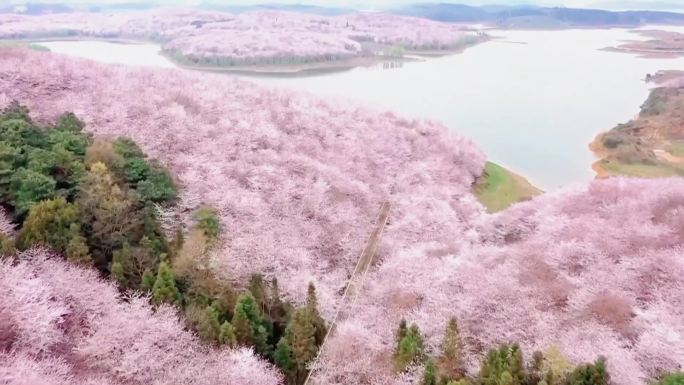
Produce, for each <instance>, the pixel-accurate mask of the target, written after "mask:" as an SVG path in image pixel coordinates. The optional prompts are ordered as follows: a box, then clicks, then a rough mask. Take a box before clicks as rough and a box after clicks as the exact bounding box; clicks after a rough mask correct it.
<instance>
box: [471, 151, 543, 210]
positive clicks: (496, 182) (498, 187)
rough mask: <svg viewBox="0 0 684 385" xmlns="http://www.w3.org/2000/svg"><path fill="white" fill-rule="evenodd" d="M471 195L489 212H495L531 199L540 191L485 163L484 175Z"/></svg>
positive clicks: (517, 177) (511, 174) (524, 181)
mask: <svg viewBox="0 0 684 385" xmlns="http://www.w3.org/2000/svg"><path fill="white" fill-rule="evenodd" d="M473 193H474V194H475V196H476V197H477V199H478V200H479V201H480V203H482V204H483V205H484V206H485V207H487V210H488V211H489V212H497V211H501V210H503V209H505V208H507V207H509V206H510V205H512V204H514V203H516V202H520V201H524V200H528V199H531V198H532V197H534V196H536V195H539V194H541V193H542V191H541V190H540V189H538V188H536V187H534V186H532V185H531V184H530V183H529V182H528V181H527V180H526V179H525V178H523V177H521V176H519V175H516V174H514V173H513V172H511V171H509V170H507V169H505V168H503V167H501V166H499V165H498V164H496V163H492V162H487V163H486V164H485V170H484V173H483V174H482V175H481V176H480V177H479V178H478V180H477V181H476V183H475V186H474V187H473Z"/></svg>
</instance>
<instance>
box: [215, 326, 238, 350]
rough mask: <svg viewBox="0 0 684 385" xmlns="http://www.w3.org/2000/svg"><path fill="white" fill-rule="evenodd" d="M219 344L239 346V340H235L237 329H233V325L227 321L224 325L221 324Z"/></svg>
mask: <svg viewBox="0 0 684 385" xmlns="http://www.w3.org/2000/svg"><path fill="white" fill-rule="evenodd" d="M219 342H220V343H221V344H223V345H228V346H235V345H237V339H236V338H235V329H234V328H233V325H231V324H230V323H229V322H227V321H224V322H223V324H221V328H220V330H219Z"/></svg>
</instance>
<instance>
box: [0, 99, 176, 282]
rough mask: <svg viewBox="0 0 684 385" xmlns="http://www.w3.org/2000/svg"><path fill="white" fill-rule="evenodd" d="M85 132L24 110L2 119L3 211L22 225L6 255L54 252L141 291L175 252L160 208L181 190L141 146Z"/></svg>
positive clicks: (72, 122)
mask: <svg viewBox="0 0 684 385" xmlns="http://www.w3.org/2000/svg"><path fill="white" fill-rule="evenodd" d="M83 126H84V125H83V123H82V122H81V121H80V120H78V118H76V116H74V115H73V114H71V113H65V114H64V115H62V116H61V117H60V118H59V120H58V121H57V123H56V124H55V125H54V126H52V127H41V126H39V125H37V124H34V122H32V120H31V118H30V117H29V111H28V109H27V108H26V107H24V106H21V105H19V104H18V103H16V102H13V103H11V104H10V105H9V106H8V107H7V108H6V109H4V110H3V111H2V113H1V114H0V204H1V205H2V206H4V207H5V208H6V209H7V211H8V212H10V213H12V214H13V216H14V220H15V222H16V223H19V224H20V230H19V235H18V236H17V238H16V241H15V242H13V243H10V242H7V240H5V241H4V242H3V245H4V247H3V253H4V254H8V253H12V251H13V250H12V249H13V248H14V247H16V248H18V249H25V248H28V247H31V246H33V245H46V246H49V247H51V248H53V249H54V250H56V251H58V252H60V253H63V254H64V255H66V256H67V258H68V259H69V260H72V261H74V262H77V263H92V264H94V265H95V266H96V267H97V268H99V269H100V270H101V271H102V272H104V273H106V274H109V273H111V274H112V275H113V276H114V277H115V278H116V279H117V280H118V281H119V283H121V284H122V287H124V288H138V287H140V285H141V284H142V282H143V277H144V276H145V275H152V274H153V273H154V272H156V269H157V266H158V263H159V261H160V259H161V258H162V256H163V255H164V254H165V253H167V252H168V245H167V242H166V240H165V238H164V235H163V234H162V232H161V230H160V227H159V224H158V222H157V220H156V217H155V209H154V204H165V203H170V202H172V201H173V200H174V199H175V198H176V189H175V187H174V185H173V181H172V179H171V177H170V175H169V173H168V172H167V171H166V170H165V169H163V168H162V167H160V166H159V165H157V164H156V163H154V162H152V161H149V160H148V159H147V158H146V157H145V156H144V154H143V153H142V151H141V150H140V148H138V146H136V145H135V143H134V142H132V141H131V140H129V139H126V138H118V139H116V140H93V138H92V137H91V136H90V135H88V134H86V133H85V132H83Z"/></svg>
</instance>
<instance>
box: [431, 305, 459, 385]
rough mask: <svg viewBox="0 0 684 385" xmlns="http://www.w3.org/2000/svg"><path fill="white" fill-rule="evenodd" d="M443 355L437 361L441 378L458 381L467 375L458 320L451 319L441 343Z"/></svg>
mask: <svg viewBox="0 0 684 385" xmlns="http://www.w3.org/2000/svg"><path fill="white" fill-rule="evenodd" d="M440 348H441V354H440V356H439V358H438V360H437V367H438V369H439V370H438V371H439V375H440V378H444V379H445V380H446V381H447V382H448V381H452V380H458V379H461V378H463V376H464V375H465V367H464V364H463V343H462V342H461V336H460V334H459V331H458V323H457V321H456V318H454V317H452V318H451V319H449V323H448V324H447V326H446V329H445V330H444V337H443V339H442V343H441V346H440Z"/></svg>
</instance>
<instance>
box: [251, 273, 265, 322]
mask: <svg viewBox="0 0 684 385" xmlns="http://www.w3.org/2000/svg"><path fill="white" fill-rule="evenodd" d="M249 292H250V293H252V295H253V296H254V299H255V300H256V303H257V305H259V310H261V313H262V314H263V313H266V305H267V304H266V302H267V300H266V288H265V287H264V279H263V277H262V276H261V274H253V275H252V278H251V279H250V280H249Z"/></svg>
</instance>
